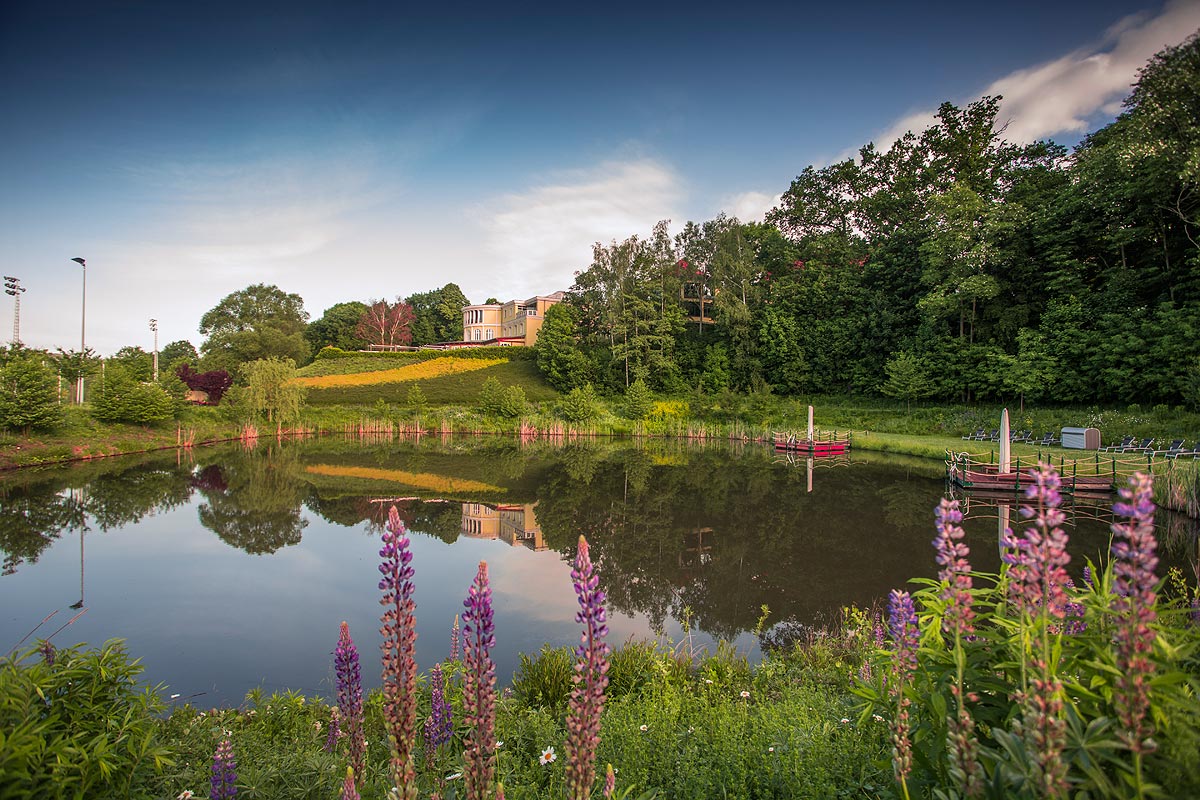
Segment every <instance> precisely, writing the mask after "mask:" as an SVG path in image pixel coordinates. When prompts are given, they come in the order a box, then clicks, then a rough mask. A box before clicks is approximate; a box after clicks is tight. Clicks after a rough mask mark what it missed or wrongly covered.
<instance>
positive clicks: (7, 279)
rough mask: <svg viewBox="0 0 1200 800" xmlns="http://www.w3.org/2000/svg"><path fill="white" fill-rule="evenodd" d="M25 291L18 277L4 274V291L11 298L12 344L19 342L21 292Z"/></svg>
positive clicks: (18, 343) (16, 344)
mask: <svg viewBox="0 0 1200 800" xmlns="http://www.w3.org/2000/svg"><path fill="white" fill-rule="evenodd" d="M23 291H25V287H24V286H22V285H21V279H20V278H14V277H13V276H11V275H5V276H4V293H5V294H7V295H12V299H13V346H19V345H20V344H21V292H23Z"/></svg>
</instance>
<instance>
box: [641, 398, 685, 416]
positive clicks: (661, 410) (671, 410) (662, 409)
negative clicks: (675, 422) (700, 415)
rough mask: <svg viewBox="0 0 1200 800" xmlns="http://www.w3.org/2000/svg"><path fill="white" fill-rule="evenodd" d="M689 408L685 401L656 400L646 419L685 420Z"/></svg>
mask: <svg viewBox="0 0 1200 800" xmlns="http://www.w3.org/2000/svg"><path fill="white" fill-rule="evenodd" d="M689 410H690V409H689V407H688V404H687V401H686V400H656V401H655V402H654V405H653V406H651V407H650V413H649V414H647V415H646V418H647V419H685V418H686V417H687V415H688V411H689Z"/></svg>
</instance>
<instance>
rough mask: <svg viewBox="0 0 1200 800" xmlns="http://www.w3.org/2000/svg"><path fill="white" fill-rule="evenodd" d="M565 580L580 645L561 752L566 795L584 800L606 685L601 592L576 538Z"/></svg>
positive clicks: (605, 627) (593, 777)
mask: <svg viewBox="0 0 1200 800" xmlns="http://www.w3.org/2000/svg"><path fill="white" fill-rule="evenodd" d="M571 580H572V582H573V583H574V585H575V594H576V596H577V599H578V600H579V613H577V614H576V615H575V621H576V622H578V623H579V624H581V625H583V633H582V634H581V636H580V645H579V647H578V648H576V650H575V654H576V656H577V660H576V662H575V674H574V676H572V678H571V680H572V681H573V682H574V684H575V687H574V688H573V689H572V690H571V703H570V707H569V708H568V710H567V741H566V743H565V745H564V747H563V751H564V753H565V755H566V758H567V768H566V778H567V795H568V796H569V797H571V798H574V799H575V800H586V798H587V797H588V796H590V795H591V793H592V784H593V783H594V782H595V780H596V763H595V760H596V748H597V747H598V746H599V744H600V715H601V714H602V713H603V712H604V689H605V687H606V686H608V645H607V644H605V642H604V637H605V636H606V635H607V634H608V625H607V624H606V622H607V618H606V615H605V610H604V592H602V591H601V590H600V589H599V588H597V587H598V585H599V583H600V576H599V575H597V574H596V573H595V570H594V568H593V566H592V559H591V556H590V554H589V552H588V543H587V539H585V538H583V537H582V536H580V537H579V547H578V550H577V552H576V556H575V568H574V569H573V570H571Z"/></svg>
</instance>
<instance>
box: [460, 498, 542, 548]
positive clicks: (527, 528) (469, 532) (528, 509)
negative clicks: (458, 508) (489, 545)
mask: <svg viewBox="0 0 1200 800" xmlns="http://www.w3.org/2000/svg"><path fill="white" fill-rule="evenodd" d="M535 505H537V504H536V503H526V504H524V505H498V506H493V505H487V504H486V503H463V504H462V534H463V535H464V536H468V537H470V538H472V539H499V540H500V541H502V542H505V543H506V544H509V545H512V546H513V547H516V546H517V545H520V546H522V547H527V548H529V549H530V550H545V549H546V548H547V545H546V541H545V538H544V537H543V536H542V529H541V527H540V526H539V525H538V521H537V514H535V513H534V510H533V508H534V506H535Z"/></svg>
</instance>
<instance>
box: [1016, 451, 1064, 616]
mask: <svg viewBox="0 0 1200 800" xmlns="http://www.w3.org/2000/svg"><path fill="white" fill-rule="evenodd" d="M1029 477H1030V478H1031V479H1032V483H1031V485H1030V486H1029V488H1028V489H1027V490H1026V491H1025V496H1026V498H1028V499H1029V500H1032V501H1033V504H1031V505H1023V506H1021V516H1023V517H1026V518H1032V524H1031V525H1029V526H1028V527H1027V528H1026V529H1025V532H1024V536H1023V537H1021V538H1019V539H1014V538H1013V537H1012V536H1008V537H1006V539H1007V541H1006V544H1007V545H1008V546H1009V548H1010V549H1009V551H1008V552H1007V553H1005V555H1004V561H1005V562H1006V563H1008V564H1009V565H1010V567H1009V570H1008V579H1009V583H1008V592H1009V599H1010V600H1011V601H1012V602H1013V604H1014V605H1015V606H1016V607H1017V608H1018V609H1020V610H1021V611H1022V612H1024V613H1028V614H1030V615H1032V616H1037V615H1038V614H1040V613H1042V612H1043V611H1044V612H1045V613H1046V614H1048V615H1049V616H1052V617H1056V618H1058V619H1062V618H1063V616H1065V614H1066V593H1065V591H1064V587H1065V586H1066V582H1067V571H1066V566H1067V564H1068V563H1070V561H1071V557H1070V556H1069V555H1067V534H1066V533H1065V532H1063V529H1062V527H1061V526H1062V523H1063V521H1064V519H1065V517H1064V516H1063V513H1062V510H1061V509H1060V508H1059V505H1061V503H1062V495H1061V494H1059V491H1058V488H1059V486H1060V482H1059V478H1058V473H1057V472H1055V471H1054V468H1053V467H1051V466H1050V465H1048V464H1039V465H1038V468H1037V469H1031V470H1030V471H1029Z"/></svg>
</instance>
